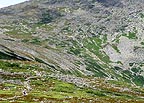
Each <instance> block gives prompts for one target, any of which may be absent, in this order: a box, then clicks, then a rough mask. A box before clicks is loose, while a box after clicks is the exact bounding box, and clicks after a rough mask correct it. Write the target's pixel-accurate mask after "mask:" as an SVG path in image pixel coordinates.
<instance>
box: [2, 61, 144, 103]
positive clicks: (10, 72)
mask: <svg viewBox="0 0 144 103" xmlns="http://www.w3.org/2000/svg"><path fill="white" fill-rule="evenodd" d="M38 65H39V63H36V62H26V61H2V60H1V61H0V68H1V74H2V75H1V79H2V80H3V82H1V83H0V89H1V90H0V100H1V101H2V102H3V103H7V102H9V101H11V102H13V103H39V102H41V101H43V102H52V103H53V102H54V103H55V102H56V103H80V102H84V103H89V102H92V103H95V102H98V103H101V102H105V103H107V102H111V103H112V102H116V101H120V102H123V103H125V102H131V103H132V102H135V103H143V102H144V101H143V99H142V97H143V96H144V89H143V88H141V89H140V88H136V87H135V89H133V88H134V87H131V85H130V84H128V83H121V82H120V81H117V82H116V81H107V82H106V81H105V80H104V79H100V78H97V79H93V77H89V78H88V80H89V81H90V83H91V84H90V85H91V86H89V87H78V86H76V84H73V83H67V82H64V81H61V80H58V79H56V78H53V77H50V76H49V74H50V73H51V71H50V70H46V69H43V68H40V67H39V66H38ZM37 73H41V75H38V74H37ZM23 74H24V75H23ZM28 78H29V79H28ZM17 81H19V82H17ZM27 81H29V83H28V84H26V85H25V82H27ZM27 85H30V89H28V87H27ZM112 85H113V86H112ZM123 88H128V89H130V90H129V91H122V90H123ZM24 90H26V92H27V95H24V94H23V91H24Z"/></svg>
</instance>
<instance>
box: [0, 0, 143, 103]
mask: <svg viewBox="0 0 144 103" xmlns="http://www.w3.org/2000/svg"><path fill="white" fill-rule="evenodd" d="M143 2H144V1H143V0H137V1H135V0H30V1H27V2H24V3H21V4H17V5H14V6H9V7H6V8H1V9H0V59H1V62H0V68H1V71H0V73H2V74H3V75H2V81H4V82H2V83H1V82H0V83H1V85H3V86H0V88H4V86H5V85H6V84H5V83H8V84H9V85H14V86H15V87H16V88H19V86H18V85H17V84H19V83H17V82H18V81H19V82H20V83H21V84H22V85H23V84H25V81H26V83H27V81H28V80H27V78H28V77H29V78H32V80H31V79H30V83H29V85H30V84H31V85H32V86H31V88H32V92H31V90H29V89H28V88H27V86H26V87H25V86H24V85H23V86H24V87H20V88H21V89H22V88H26V90H27V91H28V92H29V93H28V96H27V97H23V96H22V97H23V98H25V100H27V99H28V98H29V100H31V99H30V97H29V96H30V95H34V94H32V93H34V92H35V90H37V88H41V89H42V87H40V85H39V84H41V83H42V84H44V85H45V84H47V83H48V84H51V83H52V82H55V86H56V87H55V86H52V87H53V88H55V89H52V90H51V89H50V90H51V91H53V92H57V94H59V92H63V93H65V92H68V93H67V94H65V95H66V96H67V95H68V96H69V95H70V93H69V91H67V90H64V91H61V89H62V90H63V88H62V87H64V88H65V86H66V87H67V88H69V89H72V88H79V87H82V88H83V89H85V88H90V90H81V89H80V88H79V91H77V90H75V92H79V93H80V92H81V91H85V92H86V94H83V95H87V96H86V97H85V96H81V97H82V98H87V101H90V100H89V99H92V101H93V102H96V100H93V97H94V98H100V100H103V101H104V102H114V101H115V99H113V98H112V96H116V99H118V98H119V97H120V98H121V99H122V98H123V96H125V97H124V98H126V100H132V101H135V100H139V102H143V101H142V98H143V95H144V94H143V85H144V75H143V74H144V34H143V31H144V29H143V28H144V25H143V24H144V4H143ZM13 64H14V65H13ZM11 66H12V67H11ZM27 67H28V69H27ZM10 68H11V69H10ZM19 73H25V74H27V73H28V74H27V75H28V76H27V78H25V77H24V76H23V75H22V74H19ZM29 73H32V74H29ZM8 75H9V77H13V78H7V76H8ZM17 75H20V76H21V78H17ZM15 76H16V77H15ZM31 76H33V77H34V78H33V77H31ZM47 76H48V77H47ZM22 77H23V78H22ZM14 78H15V79H14ZM35 78H36V79H35ZM38 78H41V79H42V80H41V79H39V80H37V79H38ZM48 78H51V79H50V80H49V82H46V81H47V79H48ZM54 78H56V79H59V80H62V81H57V80H55V79H54ZM43 79H45V81H43ZM9 81H13V82H15V83H13V82H9ZM63 81H65V82H63ZM77 81H80V82H77ZM88 81H89V82H88ZM36 82H37V83H36ZM39 82H40V83H39ZM66 82H68V83H73V84H75V86H76V87H75V86H74V85H71V84H68V83H66ZM96 82H98V83H99V84H98V83H96ZM58 83H60V84H63V85H62V87H61V85H58ZM79 83H81V84H79ZM83 83H84V84H85V85H83ZM27 85H28V84H27ZM59 86H60V87H61V89H60V90H58V91H55V90H57V89H58V88H59ZM117 86H118V88H119V89H118V90H116V91H115V90H113V89H116V87H117ZM130 86H131V87H130ZM10 87H11V86H10ZM49 87H51V86H49ZM107 87H108V88H110V89H108V88H107ZM124 87H125V88H127V90H128V91H130V93H127V92H126V91H127V90H126V91H124ZM96 88H99V90H98V91H95V92H92V91H93V90H95V89H96ZM134 88H135V89H134ZM43 89H44V88H43ZM45 89H46V88H45ZM22 90H23V89H22ZM135 90H138V91H139V93H138V92H136V91H135ZM44 91H47V90H44ZM72 91H74V90H72ZM106 91H107V92H106ZM108 91H109V92H110V93H108ZM2 92H3V91H2ZM12 92H13V91H12ZM53 92H52V93H53ZM125 92H126V93H125ZM38 93H40V94H41V92H38ZM72 93H73V92H72ZM114 93H118V94H114ZM4 94H5V93H4ZM4 94H3V93H1V92H0V97H3V96H2V95H4ZM40 94H39V95H40ZM121 94H122V95H121ZM5 95H6V94H5ZM53 95H54V94H51V96H48V94H43V95H42V94H41V95H40V96H42V97H41V98H49V99H50V98H55V100H56V101H57V102H58V101H59V99H58V97H59V96H60V97H61V96H62V97H61V98H63V95H64V94H63V95H62V94H61V95H60V94H59V95H58V96H56V97H53ZM91 95H93V96H91ZM117 95H120V96H117ZM70 96H71V97H74V96H72V95H70ZM95 96H96V97H95ZM101 96H102V97H101ZM103 96H106V97H107V98H109V100H110V101H107V100H105V99H104V98H103ZM134 96H137V98H135V99H134V98H133V97H134ZM8 97H9V96H8ZM22 97H20V98H22ZM77 97H79V96H77ZM4 98H5V96H4ZM6 98H7V96H6ZM26 98H27V99H26ZM31 98H37V97H33V96H32V97H31ZM88 98H89V99H88ZM0 99H2V100H3V98H0ZM13 99H14V98H13ZM37 99H40V98H37ZM57 99H58V100H57ZM121 99H119V100H120V101H121V102H123V103H124V101H122V100H121ZM4 100H5V99H4ZM6 100H9V98H7V99H6ZM18 100H21V99H18ZM42 100H43V99H42ZM55 100H53V99H52V100H51V101H53V102H54V101H55ZM97 100H98V101H97V102H100V101H99V99H97ZM126 100H125V101H126ZM81 101H83V100H82V99H81V100H80V101H79V102H81ZM62 102H64V101H62ZM68 102H71V99H68ZM79 102H78V101H77V102H76V103H79ZM135 102H136V101H135Z"/></svg>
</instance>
